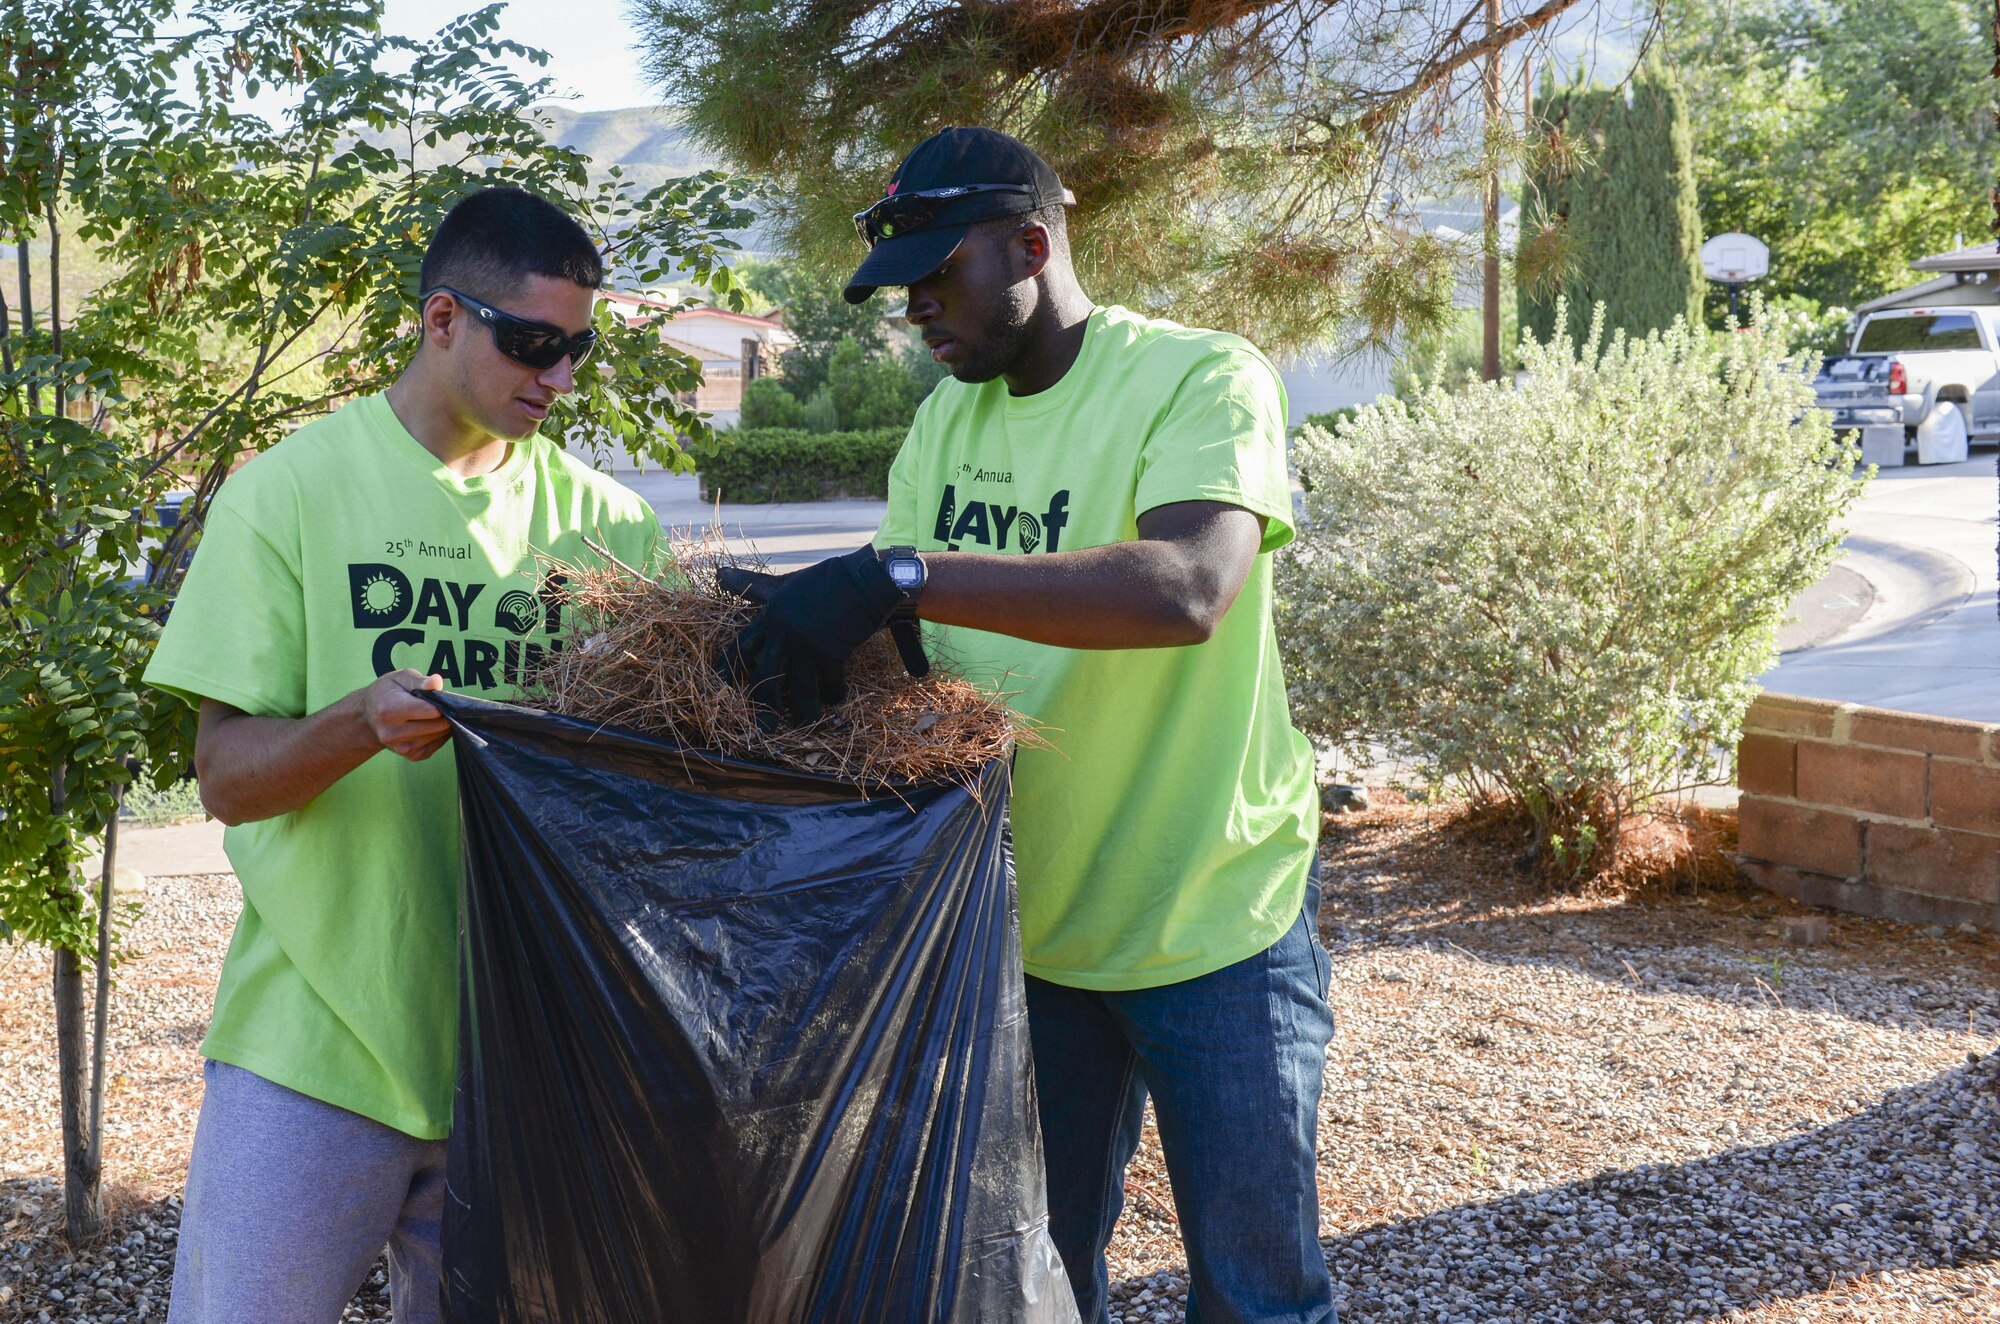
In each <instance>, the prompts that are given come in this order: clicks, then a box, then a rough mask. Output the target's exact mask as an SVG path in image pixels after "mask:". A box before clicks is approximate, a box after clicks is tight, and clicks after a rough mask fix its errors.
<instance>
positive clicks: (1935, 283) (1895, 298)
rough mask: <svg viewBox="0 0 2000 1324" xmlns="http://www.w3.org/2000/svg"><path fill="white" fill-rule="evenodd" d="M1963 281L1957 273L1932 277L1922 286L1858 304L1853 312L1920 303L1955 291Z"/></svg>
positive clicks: (1870, 311)
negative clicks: (1946, 292)
mask: <svg viewBox="0 0 2000 1324" xmlns="http://www.w3.org/2000/svg"><path fill="white" fill-rule="evenodd" d="M1964 279H1965V278H1964V276H1962V275H1960V274H1959V273H1957V272H1950V273H1947V274H1945V275H1942V276H1933V277H1932V278H1931V279H1929V280H1927V281H1924V282H1923V283H1922V284H1919V285H1911V286H1908V287H1907V288H1905V289H1900V290H1897V291H1895V292H1894V293H1893V294H1885V295H1883V296H1882V297H1881V298H1879V299H1870V300H1869V301H1868V302H1867V303H1864V304H1858V305H1856V307H1855V309H1854V311H1855V312H1856V313H1879V312H1881V311H1882V310H1883V309H1885V308H1894V307H1896V306H1897V305H1898V304H1907V303H1921V302H1923V301H1924V300H1925V299H1929V298H1931V297H1933V296H1935V295H1939V294H1943V293H1944V292H1945V291H1946V290H1955V289H1957V288H1958V287H1959V285H1960V284H1961V283H1962V282H1963V281H1964Z"/></svg>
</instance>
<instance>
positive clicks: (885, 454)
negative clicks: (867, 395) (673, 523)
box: [698, 428, 909, 502]
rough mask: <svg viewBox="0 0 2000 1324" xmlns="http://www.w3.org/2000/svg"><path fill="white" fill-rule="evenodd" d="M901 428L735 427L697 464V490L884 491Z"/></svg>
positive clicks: (763, 495)
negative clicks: (699, 486) (853, 430)
mask: <svg viewBox="0 0 2000 1324" xmlns="http://www.w3.org/2000/svg"><path fill="white" fill-rule="evenodd" d="M908 431H909V430H908V429H907V428H874V429H872V430H870V431H867V432H821V433H812V432H804V431H801V430H799V429H797V428H739V429H737V430H736V431H734V432H726V433H723V434H722V435H721V436H719V437H717V438H716V450H715V453H714V454H713V455H709V456H705V457H703V458H702V460H701V461H700V464H699V466H698V468H699V470H700V473H701V496H702V500H704V501H713V500H715V499H716V497H717V496H720V497H721V498H722V499H723V500H724V501H749V502H763V501H823V500H828V499H831V498H834V497H873V498H876V499H878V500H879V499H881V498H883V497H886V496H888V495H889V462H890V461H892V460H894V459H895V458H896V451H897V449H898V448H899V447H901V446H902V444H903V438H904V436H906V435H907V434H908Z"/></svg>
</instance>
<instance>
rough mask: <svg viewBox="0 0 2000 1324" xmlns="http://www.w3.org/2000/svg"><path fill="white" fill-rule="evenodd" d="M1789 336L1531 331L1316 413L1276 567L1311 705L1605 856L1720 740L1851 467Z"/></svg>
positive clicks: (1338, 733) (1422, 767) (1730, 733)
mask: <svg viewBox="0 0 2000 1324" xmlns="http://www.w3.org/2000/svg"><path fill="white" fill-rule="evenodd" d="M1560 324H1561V323H1560V321H1559V322H1558V325H1560ZM1786 339H1787V337H1786V335H1785V334H1784V332H1782V331H1781V330H1780V329H1779V328H1778V326H1777V325H1776V319H1772V321H1771V322H1770V323H1769V324H1763V325H1753V326H1752V327H1751V328H1749V329H1747V330H1745V331H1742V332H1739V333H1735V334H1730V333H1711V332H1707V331H1703V330H1701V329H1699V328H1689V327H1687V326H1684V325H1678V324H1677V325H1675V326H1674V327H1672V328H1670V329H1668V330H1666V331H1663V332H1659V333H1656V334H1654V335H1652V336H1650V337H1648V338H1646V339H1644V340H1629V339H1626V338H1624V337H1622V336H1619V337H1614V338H1613V339H1612V341H1611V343H1610V345H1609V346H1608V347H1601V343H1600V342H1601V332H1600V331H1599V330H1598V329H1597V327H1595V326H1594V327H1593V329H1592V331H1591V334H1590V337H1589V339H1588V340H1587V341H1586V342H1585V344H1584V345H1583V346H1581V348H1580V349H1579V348H1578V347H1577V346H1575V345H1573V344H1572V343H1571V342H1569V341H1568V340H1567V339H1559V340H1557V341H1555V342H1553V343H1551V344H1547V345H1541V344H1537V343H1536V342H1535V341H1533V340H1532V339H1524V340H1523V342H1522V349H1521V352H1522V360H1523V363H1524V365H1525V369H1526V375H1525V376H1524V378H1523V379H1522V381H1521V382H1520V384H1519V385H1518V387H1517V386H1516V385H1514V384H1511V383H1504V382H1502V383H1476V384H1472V385H1469V386H1467V385H1464V384H1462V383H1461V384H1456V385H1457V386H1458V389H1456V390H1445V389H1442V388H1441V387H1439V386H1435V385H1434V386H1432V387H1430V388H1428V389H1425V390H1423V391H1422V392H1420V393H1419V394H1418V395H1417V397H1416V399H1415V400H1414V401H1412V402H1411V403H1409V404H1407V405H1406V404H1405V403H1404V402H1402V401H1398V400H1393V399H1392V400H1385V401H1383V402H1381V403H1379V404H1376V405H1373V406H1370V407H1369V408H1367V409H1364V410H1362V411H1361V413H1360V415H1359V416H1358V417H1356V418H1355V419H1354V420H1352V421H1351V422H1347V423H1343V424H1342V425H1341V426H1340V427H1339V429H1338V431H1337V432H1334V433H1329V432H1327V431H1325V430H1323V429H1319V428H1307V429H1306V430H1305V431H1304V432H1303V433H1302V434H1301V436H1300V438H1299V440H1298V443H1297V448H1296V451H1295V458H1296V460H1297V462H1298V465H1299V468H1300V470H1301V471H1302V473H1303V475H1304V476H1305V477H1306V479H1307V485H1308V487H1309V489H1310V490H1309V491H1308V493H1307V495H1306V498H1305V502H1306V510H1305V518H1304V521H1303V527H1302V528H1301V530H1300V535H1299V538H1298V540H1297V542H1296V543H1295V544H1294V547H1293V550H1292V551H1291V552H1290V553H1289V554H1287V555H1285V556H1283V557H1281V558H1280V569H1279V574H1280V579H1279V591H1280V598H1281V602H1280V611H1281V613H1282V615H1281V621H1280V634H1281V638H1282V639H1283V641H1284V647H1285V657H1286V665H1287V668H1288V672H1289V675H1290V679H1291V695H1292V710H1293V713H1294V716H1295V717H1296V719H1297V721H1298V723H1299V725H1300V727H1301V729H1303V730H1305V731H1306V732H1308V733H1309V734H1311V735H1314V736H1317V737H1320V738H1322V739H1325V740H1328V741H1331V742H1333V743H1335V744H1337V745H1340V746H1342V747H1344V748H1347V749H1349V750H1361V749H1364V748H1366V747H1369V746H1374V747H1378V748H1386V749H1388V750H1389V751H1391V752H1392V753H1394V754H1396V755H1398V756H1400V757H1403V758H1406V759H1409V760H1411V761H1412V762H1413V763H1414V764H1415V765H1416V767H1417V769H1418V770H1419V772H1420V773H1422V774H1423V775H1424V776H1426V777H1428V778H1430V779H1432V780H1434V781H1436V782H1440V783H1451V782H1456V783H1459V784H1462V785H1464V786H1465V787H1467V788H1468V789H1470V790H1471V791H1472V792H1474V793H1475V794H1478V795H1482V796H1493V797H1498V798H1500V799H1503V800H1506V801H1509V802H1511V803H1512V804H1513V805H1515V806H1516V807H1518V808H1519V809H1520V810H1522V811H1523V812H1524V813H1525V814H1526V815H1527V816H1528V817H1530V818H1531V819H1532V820H1533V822H1534V825H1535V828H1536V830H1537V833H1538V835H1539V839H1540V841H1541V842H1542V844H1543V846H1544V849H1545V859H1547V860H1549V861H1550V862H1551V863H1552V864H1553V865H1554V866H1555V868H1556V869H1557V870H1558V871H1559V872H1561V873H1564V874H1570V875H1583V874H1586V873H1590V872H1594V871H1596V870H1597V869H1598V868H1599V867H1601V866H1602V865H1604V864H1605V863H1608V862H1609V861H1610V860H1611V859H1612V858H1613V856H1614V855H1615V848H1616V843H1617V833H1618V827H1619V824H1620V823H1621V822H1622V821H1623V820H1624V819H1625V818H1626V817H1627V815H1629V814H1630V813H1631V812H1632V811H1633V810H1635V809H1637V808H1640V807H1642V806H1643V805H1644V804H1645V802H1646V801H1648V800H1649V799H1652V798H1654V797H1656V796H1658V795H1659V794H1661V793H1662V792H1665V791H1668V790H1671V789H1673V788H1676V787H1679V786H1683V785H1686V784H1689V783H1694V782H1699V781H1703V780H1707V779H1709V778H1711V777H1713V776H1714V775H1715V773H1716V772H1717V771H1718V770H1719V767H1720V765H1721V763H1722V762H1723V761H1724V760H1725V759H1726V758H1727V757H1728V753H1729V751H1730V750H1732V749H1733V748H1734V746H1735V743H1736V740H1737V736H1738V733H1739V731H1740V729H1741V725H1742V719H1743V713H1744V710H1745V709H1746V708H1747V707H1748V706H1749V704H1750V700H1751V699H1752V697H1753V696H1754V695H1755V693H1756V691H1757V685H1756V682H1755V680H1754V679H1753V678H1754V677H1755V676H1757V675H1758V674H1759V673H1760V672H1762V671H1764V670H1765V669H1766V668H1768V667H1769V666H1770V665H1771V664H1772V662H1773V661H1774V660H1775V657H1776V652H1777V647H1776V640H1777V632H1778V628H1779V626H1780V625H1781V624H1783V622H1784V619H1785V614H1786V608H1787V606H1788V605H1789V603H1790V602H1791V600H1792V598H1793V597H1794V596H1795V595H1797V594H1798V593H1799V592H1800V591H1801V590H1802V589H1804V588H1805V587H1807V586H1808V585H1810V584H1811V583H1812V582H1813V581H1814V580H1815V579H1816V578H1817V577H1818V576H1819V575H1820V574H1821V573H1823V572H1824V570H1825V569H1826V567H1827V565H1828V563H1829V562H1830V561H1831V560H1832V559H1833V556H1834V554H1835V550H1836V548H1837V546H1838V543H1839V537H1840V533H1839V528H1838V524H1839V521H1840V519H1841V516H1842V514H1843V512H1845V511H1846V510H1847V508H1848V507H1849V505H1851V504H1852V503H1853V501H1854V499H1855V497H1856V496H1857V495H1858V494H1859V492H1860V486H1861V485H1860V484H1859V483H1857V482H1856V481H1855V479H1854V472H1855V469H1854V466H1855V462H1856V459H1857V456H1856V455H1855V453H1854V450H1853V448H1852V447H1851V446H1848V445H1846V444H1844V443H1842V442H1840V441H1838V440H1836V439H1835V437H1834V435H1833V433H1832V431H1831V429H1830V428H1829V427H1828V425H1827V421H1826V416H1825V415H1824V414H1823V413H1822V412H1820V411H1819V410H1818V409H1815V408H1814V407H1813V390H1812V377H1813V373H1814V372H1815V371H1816V370H1817V369H1816V365H1815V364H1813V363H1810V362H1804V361H1797V360H1790V359H1788V357H1787V353H1788V351H1787V347H1786V343H1785V341H1786ZM1600 349H1601V352H1600Z"/></svg>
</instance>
